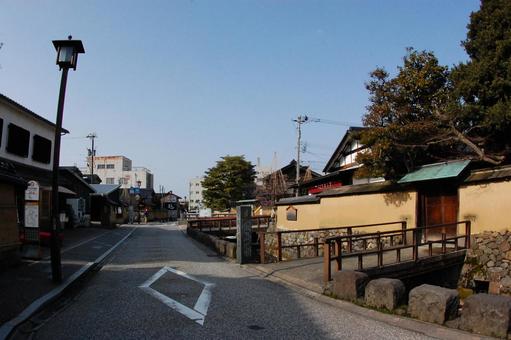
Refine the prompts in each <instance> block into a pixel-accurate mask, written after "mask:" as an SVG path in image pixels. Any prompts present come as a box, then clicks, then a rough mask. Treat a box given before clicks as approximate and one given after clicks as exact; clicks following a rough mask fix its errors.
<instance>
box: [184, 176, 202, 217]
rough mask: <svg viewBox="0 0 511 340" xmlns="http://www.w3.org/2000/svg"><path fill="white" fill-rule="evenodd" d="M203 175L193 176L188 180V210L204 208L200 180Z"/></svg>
mask: <svg viewBox="0 0 511 340" xmlns="http://www.w3.org/2000/svg"><path fill="white" fill-rule="evenodd" d="M203 180H204V177H195V178H192V179H191V180H190V185H189V190H188V191H189V194H188V198H189V203H188V210H190V211H192V210H198V209H200V208H204V201H203V197H202V190H203V188H202V181H203Z"/></svg>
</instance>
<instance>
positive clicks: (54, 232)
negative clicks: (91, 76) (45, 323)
mask: <svg viewBox="0 0 511 340" xmlns="http://www.w3.org/2000/svg"><path fill="white" fill-rule="evenodd" d="M72 39H73V37H72V36H69V37H68V40H53V46H55V49H56V50H57V65H59V67H60V69H61V70H62V78H61V80H60V93H59V103H58V107H57V122H56V124H55V140H54V142H53V177H52V188H51V190H52V210H51V221H52V227H51V244H50V246H51V274H52V279H53V281H54V282H61V281H62V266H61V261H60V240H59V234H60V215H59V161H60V136H61V134H62V118H63V115H64V98H65V96H66V84H67V73H68V71H69V69H70V68H72V69H73V70H76V63H77V61H78V54H79V53H85V50H84V49H83V44H82V41H81V40H72Z"/></svg>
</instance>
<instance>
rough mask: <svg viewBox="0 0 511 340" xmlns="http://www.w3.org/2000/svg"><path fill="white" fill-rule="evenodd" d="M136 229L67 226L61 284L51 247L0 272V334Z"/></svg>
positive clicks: (87, 268) (34, 309) (88, 268)
mask: <svg viewBox="0 0 511 340" xmlns="http://www.w3.org/2000/svg"><path fill="white" fill-rule="evenodd" d="M134 230H135V227H133V226H128V225H124V226H121V227H119V228H117V229H100V228H79V229H75V230H66V231H65V233H66V234H65V239H64V244H63V247H62V276H63V281H62V283H61V284H55V283H53V282H52V280H51V263H50V258H49V249H44V250H43V259H42V260H40V261H23V262H22V263H21V265H19V266H17V267H13V268H8V269H6V270H5V271H4V272H2V273H0V301H1V306H2V308H0V338H2V334H1V333H3V332H5V330H6V329H8V328H10V327H11V326H13V325H14V324H15V323H16V322H17V320H14V321H12V320H13V319H14V318H16V317H17V316H19V315H20V313H23V314H31V313H33V312H35V311H36V310H37V308H38V307H39V306H42V305H44V304H45V303H46V302H48V301H49V300H51V298H53V297H56V295H57V293H58V292H60V291H62V290H63V289H65V288H66V287H67V285H69V284H70V283H71V282H72V281H74V280H75V279H77V278H78V277H79V276H80V275H82V274H85V273H86V272H87V271H88V270H90V269H92V268H93V265H94V264H96V263H98V262H100V260H102V259H103V258H104V256H102V255H104V254H105V253H107V252H109V250H110V249H112V247H114V246H116V245H117V244H119V242H120V241H122V240H123V239H124V238H126V237H127V236H129V235H130V234H131V233H132V232H133V231H134ZM47 300H48V301H47ZM32 310H33V311H32ZM10 320H11V321H10ZM4 335H5V334H4Z"/></svg>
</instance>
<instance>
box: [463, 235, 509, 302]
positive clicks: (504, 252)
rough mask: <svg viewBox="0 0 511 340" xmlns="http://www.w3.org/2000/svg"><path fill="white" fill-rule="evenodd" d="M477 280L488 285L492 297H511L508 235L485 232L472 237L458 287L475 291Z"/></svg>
mask: <svg viewBox="0 0 511 340" xmlns="http://www.w3.org/2000/svg"><path fill="white" fill-rule="evenodd" d="M478 280H480V281H487V282H489V290H490V291H491V292H492V293H494V294H506V295H511V231H509V230H505V231H499V232H496V231H485V232H483V233H480V234H478V235H474V236H472V244H471V249H469V250H468V251H467V256H466V258H465V265H464V266H463V270H462V273H461V277H460V286H462V287H467V288H475V286H476V281H478Z"/></svg>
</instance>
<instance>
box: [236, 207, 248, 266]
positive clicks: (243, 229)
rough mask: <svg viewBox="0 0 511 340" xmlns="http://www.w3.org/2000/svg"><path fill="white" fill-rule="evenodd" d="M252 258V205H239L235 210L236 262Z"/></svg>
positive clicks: (244, 261) (240, 262)
mask: <svg viewBox="0 0 511 340" xmlns="http://www.w3.org/2000/svg"><path fill="white" fill-rule="evenodd" d="M251 259H252V207H251V206H250V205H240V206H238V208H237V212H236V262H238V263H239V264H244V263H247V262H248V261H250V260H251Z"/></svg>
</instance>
